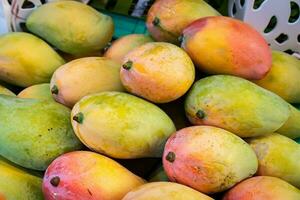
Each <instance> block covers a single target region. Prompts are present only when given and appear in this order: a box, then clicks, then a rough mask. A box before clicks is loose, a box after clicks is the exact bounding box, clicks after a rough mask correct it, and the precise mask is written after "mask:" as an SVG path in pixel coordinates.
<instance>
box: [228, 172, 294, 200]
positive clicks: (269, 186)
mask: <svg viewBox="0 0 300 200" xmlns="http://www.w3.org/2000/svg"><path fill="white" fill-rule="evenodd" d="M299 199H300V190H298V189H297V188H295V187H294V186H292V185H290V184H289V183H287V182H285V181H283V180H281V179H279V178H275V177H270V176H257V177H253V178H249V179H247V180H245V181H243V182H241V183H239V184H238V185H236V186H235V187H233V188H232V189H231V190H229V192H227V194H226V195H225V196H224V198H223V200H299Z"/></svg>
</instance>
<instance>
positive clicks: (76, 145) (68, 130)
mask: <svg viewBox="0 0 300 200" xmlns="http://www.w3.org/2000/svg"><path fill="white" fill-rule="evenodd" d="M0 119H1V120H0V155H2V156H3V157H5V158H6V159H8V160H10V161H11V162H14V163H16V164H18V165H20V166H22V167H25V168H29V169H35V170H45V169H46V168H47V166H48V165H49V164H50V162H51V161H53V160H54V159H55V158H56V157H58V156H59V155H61V154H63V153H65V152H69V151H73V150H77V149H80V148H81V147H82V145H81V143H80V142H79V140H78V139H77V138H76V136H75V134H74V132H73V130H72V127H71V123H70V110H69V109H68V108H66V107H64V106H63V105H61V104H58V103H56V102H50V101H46V100H37V99H21V98H16V97H10V96H7V95H0Z"/></svg>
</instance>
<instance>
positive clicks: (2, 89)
mask: <svg viewBox="0 0 300 200" xmlns="http://www.w3.org/2000/svg"><path fill="white" fill-rule="evenodd" d="M0 94H5V95H10V96H16V95H15V93H13V92H12V91H10V90H9V89H7V88H5V87H3V86H2V85H0Z"/></svg>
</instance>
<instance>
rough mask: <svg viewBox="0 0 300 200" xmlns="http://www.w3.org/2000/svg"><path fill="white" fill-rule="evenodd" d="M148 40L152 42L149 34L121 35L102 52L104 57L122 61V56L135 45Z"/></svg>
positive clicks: (137, 45)
mask: <svg viewBox="0 0 300 200" xmlns="http://www.w3.org/2000/svg"><path fill="white" fill-rule="evenodd" d="M148 42H154V41H153V39H152V38H151V37H150V36H147V35H144V34H130V35H126V36H123V37H121V38H119V39H117V40H116V41H114V42H113V43H112V45H111V46H110V47H109V48H108V49H107V50H106V52H105V53H104V57H107V58H110V59H112V60H115V61H117V62H119V63H122V62H123V59H124V56H125V55H126V54H127V53H129V52H130V51H131V50H133V49H134V48H136V47H139V46H141V45H143V44H146V43H148Z"/></svg>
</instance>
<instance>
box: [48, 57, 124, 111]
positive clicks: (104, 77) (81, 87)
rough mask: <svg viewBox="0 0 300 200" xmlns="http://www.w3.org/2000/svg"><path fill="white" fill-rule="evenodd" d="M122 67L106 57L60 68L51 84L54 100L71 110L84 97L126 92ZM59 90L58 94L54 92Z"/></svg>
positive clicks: (76, 62)
mask: <svg viewBox="0 0 300 200" xmlns="http://www.w3.org/2000/svg"><path fill="white" fill-rule="evenodd" d="M120 67H121V65H119V64H118V63H117V62H115V61H113V60H111V59H108V58H104V57H87V58H80V59H76V60H73V61H71V62H68V63H67V64H65V65H63V66H61V67H60V68H58V69H57V70H56V71H55V72H54V74H53V76H52V78H51V82H50V88H51V90H52V95H53V98H54V99H55V100H56V101H57V102H59V103H61V104H64V105H66V106H68V107H70V108H72V107H73V106H74V104H75V103H77V102H78V101H79V100H80V99H81V98H82V97H84V96H86V95H89V94H93V93H98V92H103V91H124V87H123V86H122V83H121V79H120V76H119V73H120V72H119V71H120ZM53 87H56V88H57V90H58V91H57V93H55V92H53Z"/></svg>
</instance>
